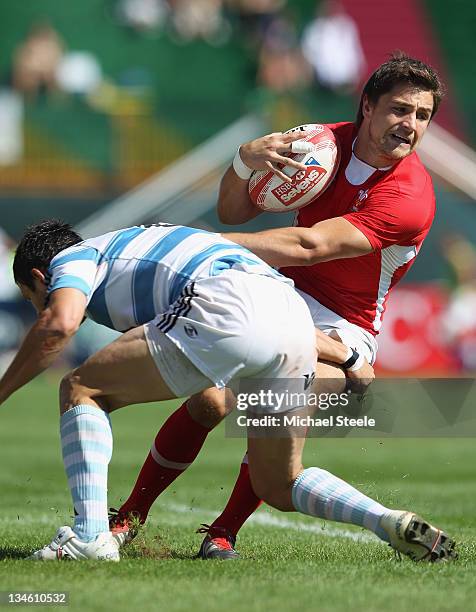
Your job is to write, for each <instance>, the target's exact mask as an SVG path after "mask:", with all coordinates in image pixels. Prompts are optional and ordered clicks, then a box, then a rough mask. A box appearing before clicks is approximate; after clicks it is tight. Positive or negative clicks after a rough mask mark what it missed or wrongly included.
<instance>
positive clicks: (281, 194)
mask: <svg viewBox="0 0 476 612" xmlns="http://www.w3.org/2000/svg"><path fill="white" fill-rule="evenodd" d="M296 131H301V132H306V135H305V137H303V138H302V140H298V141H297V142H298V143H301V142H303V143H309V144H310V145H311V146H309V145H308V146H307V147H302V148H307V149H310V150H309V151H308V152H307V153H287V154H286V157H289V158H291V159H294V160H296V161H298V162H301V163H303V164H305V165H306V166H307V168H306V170H297V169H296V168H293V167H292V166H283V167H281V165H280V166H279V168H280V170H281V171H282V172H283V173H284V174H286V175H287V176H289V181H283V180H282V179H281V178H279V177H278V176H276V175H275V174H274V173H273V172H271V170H255V171H254V172H253V174H252V175H251V177H250V180H249V183H248V192H249V194H250V198H251V201H252V202H253V204H255V205H256V206H258V208H261V209H262V210H266V211H267V212H276V213H281V212H289V211H291V210H297V209H298V208H302V207H303V206H307V204H310V203H311V202H312V201H313V200H315V199H316V198H317V197H318V196H319V195H320V194H321V193H323V192H324V191H325V189H327V187H328V186H329V185H330V183H331V181H332V179H333V178H334V176H335V174H336V172H337V170H338V168H339V162H340V149H339V146H338V142H337V141H336V139H335V136H334V133H333V132H332V130H330V129H329V128H328V127H327V126H325V125H321V124H319V123H310V124H306V125H299V126H298V127H295V128H292V129H291V130H288V131H287V132H285V133H286V134H289V133H290V132H296ZM298 146H299V145H298Z"/></svg>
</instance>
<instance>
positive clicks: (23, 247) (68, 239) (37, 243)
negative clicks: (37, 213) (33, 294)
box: [13, 219, 82, 289]
mask: <svg viewBox="0 0 476 612" xmlns="http://www.w3.org/2000/svg"><path fill="white" fill-rule="evenodd" d="M81 241H82V238H81V236H80V235H79V234H77V233H76V232H75V231H74V230H73V228H72V227H71V225H69V224H68V223H64V222H63V221H59V220H58V219H46V220H44V221H40V223H37V224H36V225H30V227H28V228H27V230H26V232H25V234H24V235H23V238H22V239H21V240H20V243H19V244H18V247H17V250H16V251H15V258H14V260H13V276H14V278H15V282H16V283H21V284H22V285H26V286H27V287H29V288H30V289H34V284H33V277H32V275H31V271H32V269H33V268H38V270H41V271H42V272H46V270H47V269H48V266H49V265H50V262H51V260H52V259H53V257H54V256H55V255H57V254H58V253H59V252H60V251H63V250H64V249H67V248H68V247H70V246H73V244H77V243H78V242H81Z"/></svg>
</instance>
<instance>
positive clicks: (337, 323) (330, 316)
mask: <svg viewBox="0 0 476 612" xmlns="http://www.w3.org/2000/svg"><path fill="white" fill-rule="evenodd" d="M296 291H297V292H298V293H299V295H301V296H302V298H303V300H304V301H305V302H306V304H307V306H308V308H309V311H310V313H311V317H312V320H313V322H314V325H315V327H317V329H320V330H321V331H322V332H324V333H325V334H327V335H328V336H329V335H331V336H332V333H333V332H334V333H337V335H338V336H339V338H340V339H341V340H342V342H343V343H344V344H345V345H346V346H349V347H351V348H353V349H355V350H356V351H357V352H358V353H360V354H361V355H363V356H364V357H365V359H367V361H368V362H369V363H370V364H371V365H373V364H374V363H375V359H376V357H377V348H378V346H377V341H376V339H375V336H373V335H372V334H371V333H369V332H368V331H367V330H365V329H362V328H361V327H359V326H358V325H355V324H354V323H349V321H347V319H344V318H343V317H341V316H340V315H338V314H337V313H335V312H333V311H332V310H329V308H326V307H325V306H323V305H322V304H321V303H320V302H318V301H317V300H316V299H315V298H313V297H312V296H310V295H308V294H307V293H304V291H300V290H299V289H296Z"/></svg>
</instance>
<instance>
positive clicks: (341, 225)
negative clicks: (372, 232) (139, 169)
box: [311, 217, 373, 261]
mask: <svg viewBox="0 0 476 612" xmlns="http://www.w3.org/2000/svg"><path fill="white" fill-rule="evenodd" d="M311 229H312V230H313V235H314V237H315V240H316V251H317V253H318V255H319V257H318V259H319V261H330V260H332V259H345V258H348V257H360V256H362V255H367V254H368V253H371V252H372V251H373V248H372V245H371V243H370V241H369V239H368V238H367V236H366V235H365V234H364V233H363V232H361V231H360V230H359V229H358V228H357V227H355V226H354V225H353V224H352V223H350V222H349V221H348V220H347V219H344V218H343V217H335V218H333V219H326V220H325V221H320V222H319V223H316V224H315V225H313V226H312V228H311Z"/></svg>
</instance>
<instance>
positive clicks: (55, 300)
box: [0, 288, 86, 404]
mask: <svg viewBox="0 0 476 612" xmlns="http://www.w3.org/2000/svg"><path fill="white" fill-rule="evenodd" d="M85 309H86V297H85V296H84V294H83V293H81V292H80V291H78V290H77V289H69V288H64V289H58V290H57V291H54V292H53V293H52V294H51V298H50V302H49V305H48V307H47V308H45V310H43V311H42V312H41V313H40V315H39V317H38V320H37V321H36V323H35V324H34V325H33V327H32V328H31V329H30V331H29V332H28V334H27V335H26V337H25V339H24V340H23V342H22V345H21V347H20V349H19V351H18V353H17V355H16V357H15V358H14V360H13V362H12V363H11V365H10V367H9V368H8V370H7V371H6V372H5V374H4V376H3V377H2V379H1V380H0V404H1V403H3V402H4V401H5V400H6V399H7V398H8V397H10V395H11V394H12V393H14V392H15V391H17V390H18V389H20V388H21V387H23V386H24V385H26V384H27V383H28V382H30V380H32V379H33V378H35V377H36V376H38V374H40V373H41V372H43V371H44V370H46V369H47V368H48V367H49V366H50V365H51V364H52V363H53V361H54V360H55V359H56V357H57V356H58V355H59V353H61V351H62V350H63V349H64V348H65V346H66V345H67V344H68V342H69V341H70V339H71V338H72V336H73V335H74V334H75V333H76V331H77V330H78V328H79V326H80V325H81V321H82V320H83V318H84V312H85Z"/></svg>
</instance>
